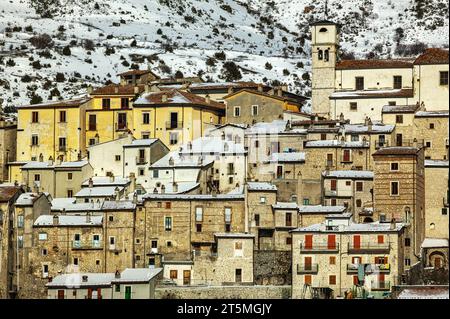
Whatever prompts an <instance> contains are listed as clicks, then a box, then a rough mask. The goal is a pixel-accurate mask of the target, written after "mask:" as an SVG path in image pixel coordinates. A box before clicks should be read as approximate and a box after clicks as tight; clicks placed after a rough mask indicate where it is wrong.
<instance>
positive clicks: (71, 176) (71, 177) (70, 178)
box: [67, 173, 73, 181]
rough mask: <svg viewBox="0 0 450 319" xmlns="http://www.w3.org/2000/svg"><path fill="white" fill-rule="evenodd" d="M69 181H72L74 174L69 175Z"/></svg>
mask: <svg viewBox="0 0 450 319" xmlns="http://www.w3.org/2000/svg"><path fill="white" fill-rule="evenodd" d="M67 179H68V180H69V181H71V180H72V179H73V173H67Z"/></svg>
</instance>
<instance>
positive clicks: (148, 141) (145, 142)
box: [123, 138, 158, 147]
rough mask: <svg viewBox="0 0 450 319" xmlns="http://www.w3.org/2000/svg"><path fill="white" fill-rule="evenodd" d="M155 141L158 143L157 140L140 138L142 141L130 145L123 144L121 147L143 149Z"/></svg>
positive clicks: (134, 141) (138, 140)
mask: <svg viewBox="0 0 450 319" xmlns="http://www.w3.org/2000/svg"><path fill="white" fill-rule="evenodd" d="M156 141H158V139H157V138H142V139H137V140H133V141H132V142H131V143H130V144H125V145H124V146H123V147H145V146H151V145H152V144H153V143H155V142H156Z"/></svg>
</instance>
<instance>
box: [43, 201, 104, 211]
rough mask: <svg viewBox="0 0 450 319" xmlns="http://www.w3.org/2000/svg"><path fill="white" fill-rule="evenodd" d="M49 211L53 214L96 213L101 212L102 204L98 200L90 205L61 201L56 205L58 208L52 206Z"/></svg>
mask: <svg viewBox="0 0 450 319" xmlns="http://www.w3.org/2000/svg"><path fill="white" fill-rule="evenodd" d="M51 210H52V211H53V212H61V211H63V210H65V211H66V212H93V211H95V212H98V211H101V210H102V203H101V202H100V200H99V201H98V202H97V201H94V202H92V203H76V202H75V203H70V202H69V201H67V202H65V203H63V202H62V201H61V202H59V203H58V206H52V208H51Z"/></svg>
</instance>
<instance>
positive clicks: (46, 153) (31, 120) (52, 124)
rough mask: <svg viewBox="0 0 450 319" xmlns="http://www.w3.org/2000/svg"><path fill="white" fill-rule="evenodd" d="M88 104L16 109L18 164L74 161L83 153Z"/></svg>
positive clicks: (68, 102)
mask: <svg viewBox="0 0 450 319" xmlns="http://www.w3.org/2000/svg"><path fill="white" fill-rule="evenodd" d="M89 101H90V98H88V97H82V98H77V99H72V100H65V101H51V102H48V103H42V104H34V105H24V106H19V107H17V113H18V114H17V115H18V123H17V161H39V160H41V161H43V160H45V161H47V160H49V158H50V157H51V158H52V159H53V160H56V159H57V158H60V159H61V160H63V161H73V160H77V159H78V156H79V153H80V152H81V153H84V151H85V137H84V132H85V131H84V130H83V127H84V119H85V115H84V113H85V110H86V108H87V105H88V104H89Z"/></svg>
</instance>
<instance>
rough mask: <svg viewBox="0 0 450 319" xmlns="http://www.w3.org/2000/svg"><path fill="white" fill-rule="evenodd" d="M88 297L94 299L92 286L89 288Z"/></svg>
mask: <svg viewBox="0 0 450 319" xmlns="http://www.w3.org/2000/svg"><path fill="white" fill-rule="evenodd" d="M87 299H92V288H88V295H87Z"/></svg>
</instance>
